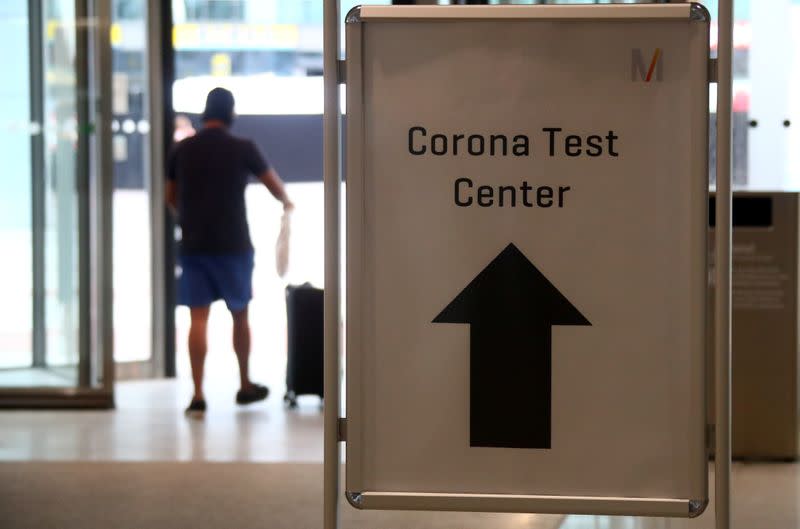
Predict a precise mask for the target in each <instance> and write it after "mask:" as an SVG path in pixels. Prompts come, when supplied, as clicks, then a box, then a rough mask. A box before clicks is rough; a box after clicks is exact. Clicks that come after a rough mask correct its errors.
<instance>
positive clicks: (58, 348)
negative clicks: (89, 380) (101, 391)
mask: <svg viewBox="0 0 800 529" xmlns="http://www.w3.org/2000/svg"><path fill="white" fill-rule="evenodd" d="M43 5H44V8H45V9H44V13H43V15H44V21H45V25H44V35H43V37H44V48H43V52H44V57H43V58H44V60H43V64H42V67H43V83H44V85H43V86H44V115H45V127H44V143H45V146H44V150H45V152H44V175H43V177H44V186H43V187H44V197H45V212H44V226H45V247H44V261H45V267H44V269H45V276H44V291H45V323H46V327H45V333H46V338H45V344H46V357H45V363H44V366H37V367H50V368H58V369H57V372H58V373H62V374H64V375H65V380H64V383H65V384H66V385H74V384H76V383H77V364H78V339H79V337H78V329H79V324H80V321H79V320H80V318H79V314H78V310H79V304H78V296H79V292H78V264H79V259H78V255H79V246H78V245H79V241H78V233H79V228H78V192H77V185H78V182H77V178H76V176H77V147H78V129H77V115H78V108H77V107H78V102H77V91H76V87H77V84H78V82H77V72H76V67H75V66H76V63H75V59H76V34H75V2H73V1H69V0H62V1H50V2H44V3H43ZM35 324H36V323H35Z"/></svg>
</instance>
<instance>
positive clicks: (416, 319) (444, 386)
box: [346, 4, 709, 516]
mask: <svg viewBox="0 0 800 529" xmlns="http://www.w3.org/2000/svg"><path fill="white" fill-rule="evenodd" d="M346 44H347V47H346V50H347V58H346V60H347V131H346V132H347V163H346V168H347V172H346V192H347V217H346V220H347V261H346V262H347V276H346V277H347V318H346V320H347V333H346V334H347V348H346V351H347V421H348V423H347V467H346V471H347V491H348V492H347V495H348V498H349V500H350V501H351V503H352V504H354V505H355V506H357V507H360V508H397V509H437V510H439V509H442V510H445V509H453V510H486V511H521V512H526V511H527V512H572V513H612V514H643V515H648V514H649V515H660V516H695V515H698V514H700V513H701V512H702V510H703V509H704V508H705V505H706V503H707V497H708V490H707V446H706V421H705V418H706V402H705V395H706V389H705V387H706V386H705V381H706V375H705V363H706V334H705V332H706V331H705V329H706V292H707V287H706V284H707V271H706V232H707V219H708V217H707V215H708V213H707V199H708V178H707V175H708V169H707V158H708V81H709V79H708V49H709V20H708V16H707V12H706V11H705V10H704V9H703V8H702V7H700V6H698V5H691V4H681V5H647V6H641V5H640V6H632V5H606V6H493V7H470V6H464V7H455V6H449V7H399V6H398V7H362V8H357V9H355V10H354V11H352V12H351V13H350V15H349V16H348V19H347V41H346Z"/></svg>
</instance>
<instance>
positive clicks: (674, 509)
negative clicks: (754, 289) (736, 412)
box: [324, 0, 733, 529]
mask: <svg viewBox="0 0 800 529" xmlns="http://www.w3.org/2000/svg"><path fill="white" fill-rule="evenodd" d="M338 4H339V2H338V1H336V0H329V1H326V3H325V51H324V54H325V57H324V59H325V61H324V65H325V72H324V74H325V116H324V135H325V140H324V144H325V147H324V151H325V152H324V158H325V168H324V169H325V218H326V227H325V230H326V231H325V235H326V243H325V244H326V272H325V274H326V275H325V282H326V289H325V290H326V300H325V311H326V316H325V349H326V351H325V388H326V395H325V402H326V409H325V476H324V479H325V502H324V509H325V512H324V514H325V517H324V523H325V528H326V529H334V528H336V527H338V524H339V520H338V518H339V516H338V515H339V512H338V511H339V509H338V506H339V465H340V461H341V452H340V442H342V441H344V439H345V435H344V430H345V429H346V420H345V419H342V418H340V417H339V411H340V410H339V408H340V389H341V388H340V379H339V374H340V361H339V359H340V336H339V329H340V322H341V314H340V310H341V309H340V295H341V291H340V262H341V261H340V257H341V249H340V241H341V238H340V224H339V222H340V221H339V219H340V182H341V114H340V108H339V84H340V83H342V82H344V75H343V72H344V68H343V62H342V61H340V60H339V58H338V55H339V49H340V47H339V21H340V13H339V5H338ZM732 4H733V2H732V1H724V0H722V1H720V24H719V27H720V36H719V58H718V59H717V60H716V61H712V62H711V63H710V67H709V72H710V76H709V77H710V79H709V81H710V82H713V81H717V91H718V98H717V105H718V108H717V120H718V125H717V127H718V140H717V142H718V143H717V160H718V164H717V190H716V192H717V203H718V205H717V239H716V252H717V259H716V261H717V263H718V265H717V267H716V269H717V277H716V283H717V285H718V288H717V289H716V299H715V304H716V321H715V335H716V349H715V362H714V366H715V370H716V377H715V380H716V387H715V394H716V400H715V402H716V410H715V411H716V425H715V427H716V472H715V477H716V501H715V507H716V508H715V511H716V521H717V528H718V529H727V528H729V527H730V241H731V237H730V235H731V233H730V232H731V228H730V225H731V222H730V200H731V199H730V166H731V85H732V83H731V77H732V76H731V57H732ZM686 7H687V4H682V5H681V4H675V5H670V6H663V5H662V6H630V5H629V6H625V7H623V8H622V9H624V10H625V11H624V12H625V13H630V16H632V17H637V18H641V17H642V13H643V10H648V9H650V10H653V9H660V10H663V11H662V12H663V13H670V15H668V16H675V13H676V12H677V11H674V10H681V11H682V12H683V13H686ZM362 9H378V8H362ZM439 9H442V8H441V7H422V6H418V7H399V6H398V7H393V8H388V9H387V8H382V9H381V11H380V12H381V15H382V16H391V17H397V18H408V17H409V16H410V15H412V14H414V15H416V14H419V13H422V12H423V11H427V10H439ZM446 9H454V8H446ZM456 9H459V10H462V13H461V15H460V18H469V17H473V16H475V17H481V16H483V15H485V11H484V12H482V13H481V12H479V11H478V10H479V9H486V8H485V7H484V8H475V7H472V8H469V7H467V8H463V7H461V8H456ZM489 9H492V8H489ZM531 9H534V10H536V11H537V12H539V10H548V11H547V12H548V14H547V16H548V17H550V16H554V13H556V12H558V13H559V15H558V16H561V17H565V16H566V17H568V16H571V14H572V13H578V12H579V11H578V10H575V9H574V7H570V6H536V7H530V6H506V7H505V8H504V9H503V16H505V17H507V18H516V17H518V16H520V15H521V14H522V13H523V10H525V11H524V12H525V13H531V11H530V10H531ZM585 9H586V8H584V9H582V10H581V11H582V12H584V13H585V11H584V10H585ZM588 9H593V10H594V11H593V13H595V14H597V16H599V17H601V18H608V17H612V18H620V15H619V13H622V12H623V11H617V10H618V9H619V6H592V7H590V8H588ZM409 10H414V11H413V13H412V12H411V11H409ZM495 13H500V11H496V12H495ZM651 13H655V11H651ZM454 14H455V13H454ZM581 16H582V17H584V18H585V15H581ZM348 500H349V501H350V502H351V504H353V505H354V506H356V507H359V508H376V509H417V510H418V509H430V510H457V511H495V512H540V513H571V514H590V513H592V514H622V513H624V514H631V512H635V513H636V514H638V515H642V516H683V517H685V516H687V515H691V514H692V513H693V509H694V512H695V514H699V513H700V512H702V508H700V506H699V505H692V503H691V501H690V500H686V501H682V500H669V499H664V500H660V499H630V498H594V499H591V498H590V499H588V500H589V501H587V498H584V497H581V498H576V497H550V496H504V495H477V494H476V495H471V494H470V495H461V494H449V495H438V494H400V493H378V492H371V493H356V494H349V495H348ZM687 502H688V504H687ZM687 510H688V512H687Z"/></svg>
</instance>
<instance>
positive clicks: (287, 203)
mask: <svg viewBox="0 0 800 529" xmlns="http://www.w3.org/2000/svg"><path fill="white" fill-rule="evenodd" d="M283 211H284V212H285V213H291V212H292V211H294V202H292V201H291V200H289V199H288V198H284V199H283Z"/></svg>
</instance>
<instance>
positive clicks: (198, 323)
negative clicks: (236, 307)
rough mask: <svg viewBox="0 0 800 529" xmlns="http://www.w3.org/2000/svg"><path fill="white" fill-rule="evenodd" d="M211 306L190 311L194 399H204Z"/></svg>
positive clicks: (190, 346)
mask: <svg viewBox="0 0 800 529" xmlns="http://www.w3.org/2000/svg"><path fill="white" fill-rule="evenodd" d="M209 311H210V307H209V306H205V307H191V308H190V309H189V312H190V313H191V317H192V325H191V327H190V328H189V359H190V361H191V364H192V381H193V382H194V397H193V400H203V399H205V396H204V395H203V370H204V366H205V360H206V352H207V351H208V342H207V338H206V332H207V328H208V313H209Z"/></svg>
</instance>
